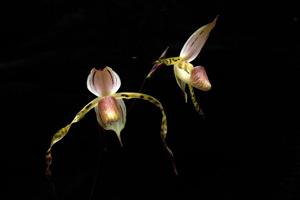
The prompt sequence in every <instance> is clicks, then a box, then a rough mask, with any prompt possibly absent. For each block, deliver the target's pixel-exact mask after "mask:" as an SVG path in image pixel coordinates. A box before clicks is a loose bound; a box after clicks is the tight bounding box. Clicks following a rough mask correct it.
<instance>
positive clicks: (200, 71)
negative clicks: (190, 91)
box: [190, 66, 211, 91]
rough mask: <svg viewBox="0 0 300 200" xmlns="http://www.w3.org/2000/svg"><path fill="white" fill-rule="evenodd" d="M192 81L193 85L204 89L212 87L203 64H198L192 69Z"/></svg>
mask: <svg viewBox="0 0 300 200" xmlns="http://www.w3.org/2000/svg"><path fill="white" fill-rule="evenodd" d="M190 83H191V85H192V86H193V87H195V88H197V89H199V90H202V91H208V90H210V89H211V84H210V82H209V80H208V77H207V74H206V71H205V69H204V67H203V66H197V67H194V68H193V69H192V72H191V80H190Z"/></svg>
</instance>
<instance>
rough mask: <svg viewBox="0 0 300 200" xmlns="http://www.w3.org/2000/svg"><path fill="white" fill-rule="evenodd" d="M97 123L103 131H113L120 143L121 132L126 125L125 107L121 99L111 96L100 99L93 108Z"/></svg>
mask: <svg viewBox="0 0 300 200" xmlns="http://www.w3.org/2000/svg"><path fill="white" fill-rule="evenodd" d="M95 111H96V115H97V121H98V123H99V124H100V126H101V127H102V128H103V129H105V130H112V131H114V132H115V133H116V134H117V136H118V138H119V141H120V143H121V144H122V140H121V135H120V134H121V131H122V130H123V128H124V127H125V124H126V105H125V103H124V101H123V100H122V99H115V97H113V96H107V97H104V98H102V99H101V100H100V101H99V102H98V106H97V107H96V108H95Z"/></svg>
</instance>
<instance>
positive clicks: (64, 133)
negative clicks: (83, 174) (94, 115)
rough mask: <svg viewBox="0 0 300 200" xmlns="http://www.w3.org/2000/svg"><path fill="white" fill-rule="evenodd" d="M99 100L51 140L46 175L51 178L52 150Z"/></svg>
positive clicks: (86, 107) (88, 105)
mask: <svg viewBox="0 0 300 200" xmlns="http://www.w3.org/2000/svg"><path fill="white" fill-rule="evenodd" d="M98 101H99V98H95V99H94V100H92V101H91V102H89V103H88V104H87V105H86V106H84V107H83V108H82V109H81V110H80V111H79V112H78V113H77V114H76V116H75V117H74V119H73V120H72V122H71V123H69V124H68V125H67V126H65V127H63V128H62V129H60V130H59V131H57V132H56V133H55V134H54V136H53V137H52V139H51V142H50V147H49V148H48V150H47V153H46V167H47V168H46V175H48V176H50V175H51V171H50V165H51V163H52V155H51V149H52V147H53V145H54V144H55V143H57V142H59V141H60V140H61V139H63V138H64V137H65V136H66V135H67V133H68V132H69V130H70V128H71V126H72V124H74V123H76V122H79V121H80V120H81V119H82V118H83V117H84V116H85V115H86V114H87V113H88V112H89V111H90V110H91V109H92V108H94V107H96V106H97V104H98Z"/></svg>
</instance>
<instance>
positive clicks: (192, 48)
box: [180, 16, 218, 62]
mask: <svg viewBox="0 0 300 200" xmlns="http://www.w3.org/2000/svg"><path fill="white" fill-rule="evenodd" d="M217 19H218V16H217V17H216V18H215V19H214V20H213V21H212V22H211V23H209V24H206V25H204V26H202V27H200V28H199V29H198V30H196V31H195V32H194V33H193V34H192V35H191V36H190V37H189V39H188V40H187V41H186V42H185V44H184V46H183V48H182V49H181V52H180V57H183V58H185V59H186V60H187V61H188V62H191V61H193V60H194V59H195V58H196V57H197V56H198V54H199V53H200V51H201V49H202V47H203V46H204V44H205V42H206V40H207V38H208V36H209V34H210V31H211V30H212V29H213V28H214V27H215V25H216V21H217Z"/></svg>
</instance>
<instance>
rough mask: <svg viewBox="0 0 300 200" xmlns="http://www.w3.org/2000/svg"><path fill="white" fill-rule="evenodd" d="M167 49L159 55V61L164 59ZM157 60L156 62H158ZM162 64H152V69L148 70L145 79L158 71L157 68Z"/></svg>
mask: <svg viewBox="0 0 300 200" xmlns="http://www.w3.org/2000/svg"><path fill="white" fill-rule="evenodd" d="M168 49H169V47H167V48H166V49H165V50H164V52H163V53H162V54H161V55H160V57H159V59H161V58H163V57H165V55H166V53H167V51H168ZM159 59H158V60H159ZM162 64H163V63H160V62H158V61H155V62H154V65H153V67H152V69H151V70H150V72H149V73H148V75H147V76H146V78H150V77H151V76H152V74H153V73H154V72H155V71H156V70H157V69H158V67H160V66H161V65H162Z"/></svg>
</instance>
